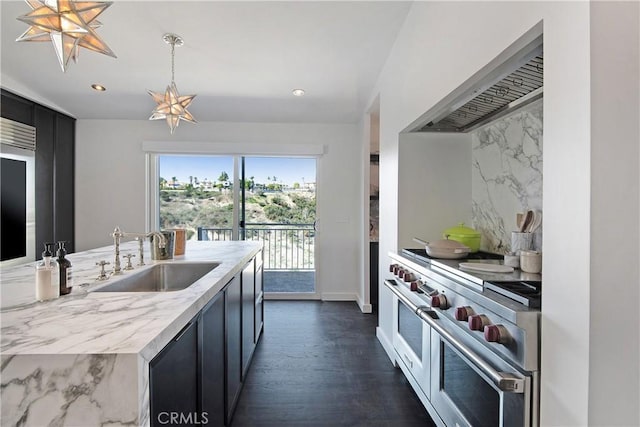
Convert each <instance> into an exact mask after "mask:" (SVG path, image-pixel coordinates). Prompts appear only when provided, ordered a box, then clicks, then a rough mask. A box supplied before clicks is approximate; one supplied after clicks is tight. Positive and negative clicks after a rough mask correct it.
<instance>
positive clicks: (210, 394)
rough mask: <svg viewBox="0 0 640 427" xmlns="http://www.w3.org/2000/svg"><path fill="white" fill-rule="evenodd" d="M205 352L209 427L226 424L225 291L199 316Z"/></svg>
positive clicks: (203, 393)
mask: <svg viewBox="0 0 640 427" xmlns="http://www.w3.org/2000/svg"><path fill="white" fill-rule="evenodd" d="M200 325H201V335H200V337H201V339H200V349H201V352H202V359H201V372H202V377H201V381H202V383H201V384H202V389H201V390H202V391H201V402H202V412H203V413H206V414H207V418H208V424H207V425H208V426H210V427H218V426H220V427H222V426H224V414H225V407H224V391H225V390H224V328H225V326H224V294H222V293H221V294H218V296H216V297H215V298H214V299H213V301H211V302H209V303H208V304H207V305H206V306H205V308H204V309H202V316H201V318H200Z"/></svg>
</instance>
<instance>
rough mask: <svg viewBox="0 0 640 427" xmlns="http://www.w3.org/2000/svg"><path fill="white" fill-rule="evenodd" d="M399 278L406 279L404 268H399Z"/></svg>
mask: <svg viewBox="0 0 640 427" xmlns="http://www.w3.org/2000/svg"><path fill="white" fill-rule="evenodd" d="M396 276H398V278H400V279H404V268H398V274H396Z"/></svg>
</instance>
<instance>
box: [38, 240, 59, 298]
mask: <svg viewBox="0 0 640 427" xmlns="http://www.w3.org/2000/svg"><path fill="white" fill-rule="evenodd" d="M52 246H53V243H45V244H44V252H42V261H40V262H39V263H38V265H36V300H38V301H46V300H50V299H54V298H58V297H59V296H60V285H59V283H60V276H59V274H60V273H59V272H58V263H57V262H56V260H54V259H51V257H52V256H53V254H52V253H51V247H52Z"/></svg>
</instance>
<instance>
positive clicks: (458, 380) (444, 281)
mask: <svg viewBox="0 0 640 427" xmlns="http://www.w3.org/2000/svg"><path fill="white" fill-rule="evenodd" d="M389 255H390V256H391V258H392V264H391V265H390V267H389V277H388V279H387V280H385V285H386V286H387V287H388V288H389V289H390V290H391V291H392V292H393V295H394V337H393V344H394V348H395V351H396V353H397V357H396V362H397V364H398V365H399V366H400V368H401V369H402V370H403V372H404V373H405V375H406V376H407V378H408V379H409V381H410V382H411V384H412V385H413V386H414V389H416V393H417V394H418V396H419V397H420V398H421V400H422V401H423V403H424V404H425V407H426V408H427V410H428V411H429V412H430V413H431V415H432V417H433V418H434V421H436V422H437V423H438V424H440V425H444V426H451V427H453V426H505V427H506V426H537V425H538V423H539V421H538V416H539V408H538V406H539V375H540V365H539V363H540V362H539V353H540V344H539V342H540V327H539V317H540V310H539V308H536V307H539V306H540V302H539V301H540V288H541V277H540V276H539V275H526V276H523V274H522V273H520V272H519V271H515V272H514V273H510V274H502V275H496V274H484V273H476V272H469V271H463V270H460V269H459V268H458V264H459V262H461V261H466V262H473V260H469V259H466V260H437V259H431V258H429V257H428V256H427V255H426V252H425V251H424V249H411V250H403V251H402V253H401V254H395V253H391V254H389ZM470 255H471V256H473V257H474V258H480V259H483V258H492V255H491V254H485V253H482V252H478V253H476V254H470ZM483 262H498V261H497V260H494V261H487V260H486V259H483ZM503 282H505V283H506V284H507V286H506V290H505V288H503V287H502V286H501V285H502V283H503ZM523 283H524V284H523ZM489 284H490V285H489ZM525 285H526V286H525ZM519 287H524V289H525V290H524V292H523V294H522V295H517V296H516V295H515V294H514V293H513V289H514V288H519ZM510 288H511V289H510ZM532 289H533V290H535V291H536V292H533V291H532ZM496 290H497V291H496ZM520 290H522V289H520ZM523 295H524V296H523ZM524 298H528V305H525V304H523V299H524ZM416 319H418V320H419V321H420V322H421V325H420V326H421V328H420V333H418V329H419V326H418V324H417V323H416ZM403 325H404V326H403ZM418 338H421V340H420V339H418ZM398 343H399V344H398ZM418 350H419V351H418ZM426 354H428V355H429V356H428V357H427V355H426Z"/></svg>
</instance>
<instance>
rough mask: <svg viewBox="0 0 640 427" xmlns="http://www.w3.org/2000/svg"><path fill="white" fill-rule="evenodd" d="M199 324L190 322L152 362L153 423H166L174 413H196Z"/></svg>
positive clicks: (150, 383) (193, 414)
mask: <svg viewBox="0 0 640 427" xmlns="http://www.w3.org/2000/svg"><path fill="white" fill-rule="evenodd" d="M197 325H198V321H197V318H196V319H194V320H192V321H191V322H189V324H188V325H187V326H185V327H184V328H183V329H182V330H181V331H180V332H179V333H178V335H176V337H175V338H174V339H173V340H171V342H170V343H169V344H167V346H166V347H165V348H164V349H162V351H161V352H160V353H159V354H158V355H157V356H156V357H155V358H154V359H153V360H152V361H151V362H150V363H149V388H150V390H151V393H150V399H151V402H150V404H151V426H161V425H166V424H167V422H168V420H169V416H170V415H169V414H171V413H179V414H184V415H188V414H190V416H192V417H193V416H197V413H198V376H199V375H198V374H199V372H198V328H197Z"/></svg>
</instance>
